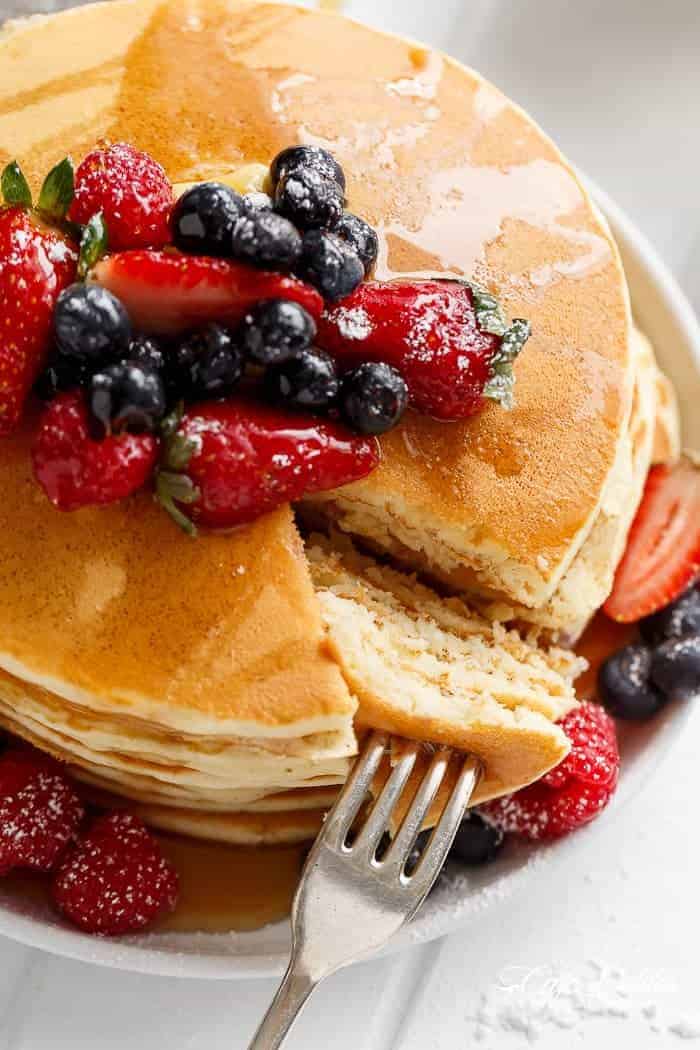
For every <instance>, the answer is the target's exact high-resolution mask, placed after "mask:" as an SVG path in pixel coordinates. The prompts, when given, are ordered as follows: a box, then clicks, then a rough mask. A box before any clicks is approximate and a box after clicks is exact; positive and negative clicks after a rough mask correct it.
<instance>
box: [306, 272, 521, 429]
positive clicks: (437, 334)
mask: <svg viewBox="0 0 700 1050" xmlns="http://www.w3.org/2000/svg"><path fill="white" fill-rule="evenodd" d="M529 335H530V326H529V324H528V323H527V321H523V320H514V321H513V322H512V324H511V325H510V326H509V325H508V323H507V321H506V318H505V315H504V313H503V311H502V309H501V307H500V305H499V304H498V302H497V300H496V299H495V298H494V297H493V296H492V295H491V294H490V293H489V292H487V291H485V290H484V289H483V288H480V287H479V286H478V285H476V284H474V283H473V282H471V281H453V280H442V281H436V280H431V281H412V280H410V281H388V282H386V281H367V282H365V283H364V284H361V285H360V286H359V288H357V289H356V290H355V291H354V292H353V293H352V294H351V295H348V296H347V297H346V298H345V299H343V300H341V302H339V303H337V304H335V305H333V306H332V307H330V306H329V307H328V308H327V309H326V312H325V313H324V315H323V317H322V319H321V323H320V325H319V330H318V342H319V345H320V346H322V347H323V348H324V350H328V351H329V352H330V353H331V354H333V356H334V357H335V358H336V359H337V360H338V361H339V362H340V365H341V367H343V368H353V367H354V366H355V365H358V364H360V363H361V362H363V361H384V362H386V364H390V365H393V367H394V368H396V369H397V370H398V371H399V372H400V373H401V375H402V377H403V378H404V380H405V382H406V385H407V386H408V392H409V396H410V400H411V404H412V405H413V407H414V408H416V409H417V410H418V411H419V412H423V413H425V414H426V415H429V416H434V417H435V418H436V419H444V420H450V419H466V418H468V417H469V416H471V415H473V414H474V413H475V412H479V411H480V410H481V409H482V408H484V406H485V405H486V402H487V400H491V401H496V402H498V403H499V404H501V405H504V406H505V407H510V405H511V404H512V401H513V384H514V381H515V379H514V374H513V361H514V360H515V358H516V357H517V355H518V354H519V353H520V351H521V350H522V348H523V346H524V344H525V342H526V340H527V339H528V337H529Z"/></svg>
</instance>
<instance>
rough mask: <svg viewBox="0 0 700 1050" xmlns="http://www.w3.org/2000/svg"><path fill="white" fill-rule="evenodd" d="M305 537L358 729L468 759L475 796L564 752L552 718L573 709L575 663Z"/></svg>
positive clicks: (520, 779) (516, 781) (529, 775)
mask: <svg viewBox="0 0 700 1050" xmlns="http://www.w3.org/2000/svg"><path fill="white" fill-rule="evenodd" d="M341 542H342V541H341V540H340V539H339V538H336V537H334V543H335V546H332V545H331V543H330V542H329V541H328V540H327V539H325V538H323V537H320V536H313V537H312V538H311V539H310V540H309V542H308V544H307V553H308V557H309V562H310V565H311V573H312V578H313V581H314V585H315V587H316V593H317V596H318V599H319V602H320V605H321V610H322V615H323V618H324V621H325V623H326V626H327V629H328V633H329V638H330V641H331V644H332V646H333V649H334V652H335V654H336V657H337V659H338V662H339V664H340V666H341V668H342V671H343V675H344V676H345V679H346V681H347V683H348V686H349V688H350V690H351V692H352V693H353V694H354V695H355V696H356V697H357V699H358V703H359V708H358V713H357V722H358V725H360V726H366V727H371V728H379V729H385V730H388V731H389V732H391V733H395V734H397V735H399V736H409V737H412V738H414V739H418V740H425V741H430V742H433V743H444V744H449V745H451V746H453V747H456V748H460V749H461V750H464V751H468V752H471V753H472V754H475V755H477V757H479V758H480V759H481V760H482V762H483V764H484V775H483V777H482V780H481V783H480V785H479V788H478V789H477V794H476V796H475V800H479V799H480V800H483V799H485V798H489V797H492V796H494V795H498V794H503V793H504V792H506V791H513V790H515V789H517V788H519V787H522V786H523V785H525V784H528V783H530V782H531V781H533V780H535V779H537V777H540V776H542V775H543V774H544V773H545V772H546V771H547V770H548V769H550V768H551V767H552V766H554V765H556V764H557V762H559V761H561V759H562V758H563V757H564V756H565V754H566V753H567V750H568V742H567V739H566V736H565V735H564V733H563V732H562V730H561V729H560V728H559V727H558V726H557V725H556V724H555V722H556V721H557V720H558V719H560V718H563V716H564V715H565V714H566V713H567V712H568V711H570V710H571V709H572V707H574V706H575V704H576V698H575V694H574V689H573V684H572V683H573V679H574V678H575V677H576V676H577V674H578V673H580V671H581V669H582V667H583V663H582V661H580V660H579V659H578V658H577V657H575V656H574V655H573V654H571V653H569V652H566V651H564V650H561V649H549V650H547V651H544V650H539V649H537V648H535V647H534V646H532V645H530V644H529V643H527V642H526V641H524V640H523V639H522V638H521V637H520V636H519V635H518V634H517V633H516V632H515V631H507V630H506V629H505V628H504V627H502V626H501V625H500V624H497V623H494V624H492V623H489V622H488V621H487V620H485V619H484V618H483V617H481V616H480V615H479V614H478V613H476V612H474V611H473V610H471V609H470V608H469V607H468V606H467V605H465V604H464V603H463V602H462V601H460V600H458V599H456V598H449V599H443V598H440V597H439V596H438V595H437V594H435V592H433V591H431V590H430V589H429V588H427V587H425V586H423V585H421V584H419V583H418V582H417V581H416V580H415V578H413V577H409V576H405V575H403V574H401V573H399V572H396V571H394V570H393V569H389V568H386V567H384V566H381V565H379V564H378V563H377V562H375V561H373V560H372V559H370V558H367V557H364V556H362V555H360V554H358V553H357V552H356V551H355V550H354V549H353V548H352V547H350V546H349V545H348V543H347V541H345V543H344V544H343V545H342V548H341V547H339V546H338V545H339V544H341Z"/></svg>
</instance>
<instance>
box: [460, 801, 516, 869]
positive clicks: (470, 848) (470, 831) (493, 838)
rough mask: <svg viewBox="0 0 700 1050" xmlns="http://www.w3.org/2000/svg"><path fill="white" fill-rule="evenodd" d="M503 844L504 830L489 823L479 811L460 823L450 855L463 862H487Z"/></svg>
mask: <svg viewBox="0 0 700 1050" xmlns="http://www.w3.org/2000/svg"><path fill="white" fill-rule="evenodd" d="M502 845H503V832H502V831H501V829H500V828H496V827H494V826H493V824H488V823H487V822H486V821H485V820H484V819H483V817H480V816H479V814H478V813H469V814H468V815H467V816H466V817H465V818H464V820H463V821H462V823H461V824H460V826H459V828H458V830H457V834H456V835H455V840H454V842H453V844H452V849H451V850H450V857H452V858H453V859H454V860H458V861H460V862H461V863H462V864H487V863H488V862H489V861H491V860H494V859H495V858H496V857H497V856H498V854H499V853H500V851H501V847H502Z"/></svg>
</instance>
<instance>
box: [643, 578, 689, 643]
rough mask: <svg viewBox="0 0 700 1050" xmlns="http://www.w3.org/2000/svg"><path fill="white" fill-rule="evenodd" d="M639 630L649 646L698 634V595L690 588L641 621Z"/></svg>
mask: <svg viewBox="0 0 700 1050" xmlns="http://www.w3.org/2000/svg"><path fill="white" fill-rule="evenodd" d="M639 630H640V633H641V635H642V638H644V640H645V641H646V642H648V643H649V644H650V645H656V644H657V643H658V642H663V641H666V639H667V638H683V637H684V636H685V635H687V634H700V593H699V592H698V591H697V589H696V588H695V587H691V588H690V590H688V591H686V592H685V593H684V594H682V595H681V596H680V598H676V600H675V602H671V604H670V605H667V606H666V607H665V608H664V609H659V611H658V612H655V613H653V614H652V615H651V616H647V617H646V619H644V620H641V621H640V624H639Z"/></svg>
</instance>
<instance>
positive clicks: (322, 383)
mask: <svg viewBox="0 0 700 1050" xmlns="http://www.w3.org/2000/svg"><path fill="white" fill-rule="evenodd" d="M338 386H339V383H338V375H337V373H336V370H335V364H334V363H333V358H332V357H331V356H330V354H327V353H326V352H325V351H324V350H318V349H317V348H316V347H310V348H309V349H308V350H300V351H299V353H297V354H296V355H295V356H294V357H291V358H289V360H287V361H284V362H283V363H282V364H279V365H273V366H272V367H271V368H268V370H267V372H266V373H265V391H266V393H267V396H268V397H269V398H270V399H271V400H272V401H277V402H279V403H281V404H285V405H292V406H293V407H294V408H305V409H309V410H311V411H315V412H322V411H324V410H325V409H328V408H330V406H331V405H332V404H333V402H334V401H335V399H336V397H337V396H338Z"/></svg>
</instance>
